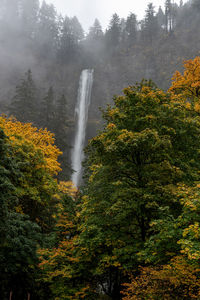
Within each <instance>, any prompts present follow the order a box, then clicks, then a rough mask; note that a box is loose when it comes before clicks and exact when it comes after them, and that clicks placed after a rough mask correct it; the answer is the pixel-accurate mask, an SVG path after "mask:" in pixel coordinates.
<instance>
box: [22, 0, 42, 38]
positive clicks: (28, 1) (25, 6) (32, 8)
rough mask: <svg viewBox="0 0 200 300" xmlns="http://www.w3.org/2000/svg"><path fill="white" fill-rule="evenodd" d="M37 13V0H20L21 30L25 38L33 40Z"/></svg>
mask: <svg viewBox="0 0 200 300" xmlns="http://www.w3.org/2000/svg"><path fill="white" fill-rule="evenodd" d="M38 13H39V0H22V3H21V17H20V18H21V24H22V25H21V26H22V28H21V30H22V31H23V32H24V34H25V37H26V38H27V39H31V40H33V39H34V38H35V34H36V28H37V22H38Z"/></svg>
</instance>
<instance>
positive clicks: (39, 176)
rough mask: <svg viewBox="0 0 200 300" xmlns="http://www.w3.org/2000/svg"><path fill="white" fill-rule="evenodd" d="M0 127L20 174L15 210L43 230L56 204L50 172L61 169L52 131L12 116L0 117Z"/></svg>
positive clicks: (54, 188)
mask: <svg viewBox="0 0 200 300" xmlns="http://www.w3.org/2000/svg"><path fill="white" fill-rule="evenodd" d="M0 127H1V128H3V130H4V131H5V133H6V134H7V135H8V136H9V137H10V140H9V141H10V144H11V146H12V149H13V155H14V157H15V159H16V162H17V163H18V164H19V171H20V173H21V174H22V176H21V178H20V179H19V182H18V188H17V190H16V192H17V193H16V196H17V198H18V200H19V203H18V210H19V211H21V212H23V213H24V214H26V215H28V216H29V217H30V220H31V221H33V222H36V223H38V224H39V225H40V226H41V228H42V231H43V232H49V231H50V230H51V228H52V226H53V225H54V222H55V220H54V218H53V214H54V213H55V210H56V204H57V200H56V198H55V197H54V195H55V193H56V190H57V182H56V180H55V178H54V176H55V175H57V173H58V172H59V171H60V170H61V169H60V164H59V163H58V161H57V158H58V156H59V155H60V154H61V152H60V150H59V149H58V148H57V147H56V146H55V145H54V138H53V134H52V133H50V132H48V131H47V130H46V129H45V130H42V129H40V130H38V129H37V128H35V127H33V126H32V125H31V124H23V123H20V122H18V121H16V120H14V119H12V118H10V119H6V118H4V117H1V118H0Z"/></svg>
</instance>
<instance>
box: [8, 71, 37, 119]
mask: <svg viewBox="0 0 200 300" xmlns="http://www.w3.org/2000/svg"><path fill="white" fill-rule="evenodd" d="M37 110H38V107H37V90H36V86H35V83H34V81H33V78H32V73H31V70H28V72H27V73H25V76H24V79H22V80H21V83H20V84H19V85H18V86H17V87H16V92H15V96H14V97H13V99H12V102H11V105H10V108H9V112H10V114H11V115H13V116H14V117H16V118H17V119H18V120H19V121H21V122H33V123H35V122H36V121H37Z"/></svg>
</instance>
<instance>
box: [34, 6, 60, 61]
mask: <svg viewBox="0 0 200 300" xmlns="http://www.w3.org/2000/svg"><path fill="white" fill-rule="evenodd" d="M38 19H39V20H38V26H37V32H36V41H37V47H38V48H39V49H38V50H39V52H38V55H39V57H40V58H41V59H52V58H54V57H55V55H56V51H57V48H58V23H57V14H56V10H55V8H54V6H53V5H52V4H47V3H46V2H45V1H43V2H42V6H41V8H40V11H39V16H38Z"/></svg>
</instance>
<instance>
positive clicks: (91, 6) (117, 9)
mask: <svg viewBox="0 0 200 300" xmlns="http://www.w3.org/2000/svg"><path fill="white" fill-rule="evenodd" d="M46 2H47V3H52V4H53V5H54V6H55V8H56V10H57V12H58V13H61V14H62V15H67V16H68V17H73V16H77V18H78V19H79V21H80V23H81V25H82V26H83V28H84V30H85V31H88V28H89V27H90V26H92V25H93V23H94V20H95V18H97V19H99V21H100V23H101V25H102V27H103V28H104V29H105V28H106V27H107V26H108V24H109V20H110V19H111V16H112V14H113V13H117V14H118V15H119V16H120V17H121V18H122V17H123V18H126V17H127V16H128V15H129V13H130V12H133V13H135V14H136V15H137V16H138V19H139V20H140V19H142V18H143V16H144V14H145V10H146V7H147V4H148V3H149V2H153V3H154V6H155V8H156V10H157V9H158V7H159V6H162V7H163V6H164V5H163V3H164V2H165V0H46ZM174 2H176V3H178V4H179V2H180V1H179V0H174ZM184 2H185V1H184Z"/></svg>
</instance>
